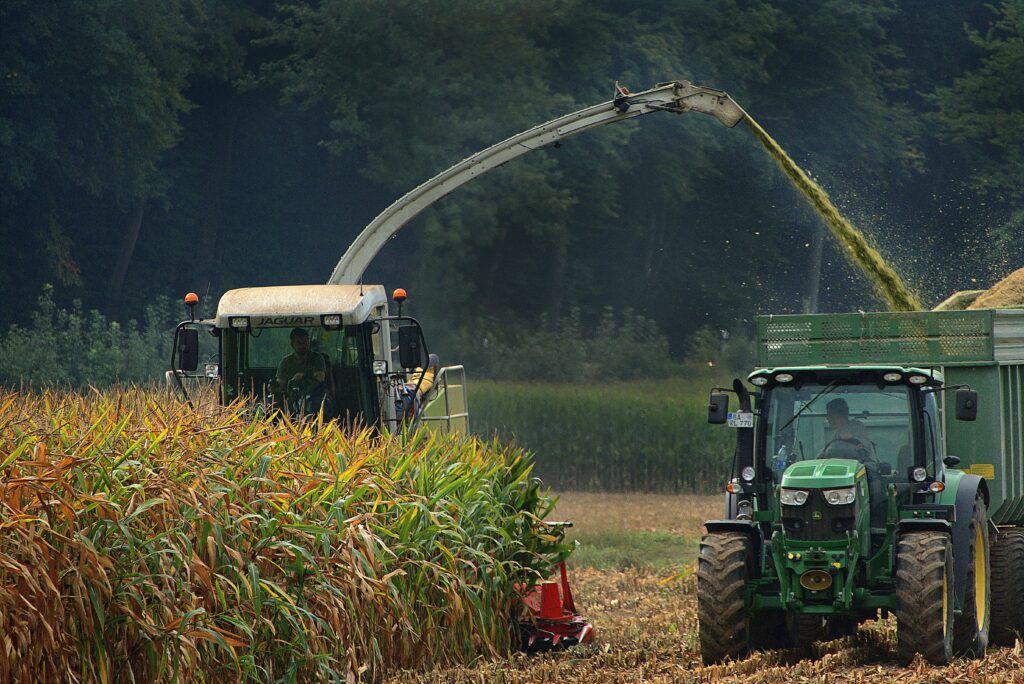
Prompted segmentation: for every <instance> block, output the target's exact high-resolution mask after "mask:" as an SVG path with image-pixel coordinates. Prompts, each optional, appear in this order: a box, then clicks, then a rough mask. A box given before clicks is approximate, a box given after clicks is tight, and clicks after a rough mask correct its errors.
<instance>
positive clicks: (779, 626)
mask: <svg viewBox="0 0 1024 684" xmlns="http://www.w3.org/2000/svg"><path fill="white" fill-rule="evenodd" d="M792 645H793V642H792V641H791V640H790V638H789V630H788V629H787V628H786V613H785V611H782V610H778V609H771V610H762V611H761V612H759V613H757V615H754V616H753V617H752V618H751V620H750V650H751V651H766V650H769V649H773V648H790V647H791V646H792Z"/></svg>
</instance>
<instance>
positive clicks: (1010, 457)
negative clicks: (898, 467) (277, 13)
mask: <svg viewBox="0 0 1024 684" xmlns="http://www.w3.org/2000/svg"><path fill="white" fill-rule="evenodd" d="M757 339H758V347H757V352H758V359H757V364H758V366H759V367H760V368H768V369H771V368H783V367H784V368H793V367H806V366H829V367H851V366H857V365H878V366H881V365H894V366H903V367H916V368H924V369H934V370H935V371H938V372H941V373H942V374H943V375H944V378H945V384H946V385H947V386H948V385H958V384H966V385H970V386H971V387H972V388H973V389H975V390H977V391H978V392H979V395H980V403H979V407H978V417H977V420H975V421H973V422H964V421H956V420H952V419H950V418H949V411H946V410H943V412H942V414H943V420H942V427H943V430H942V433H943V438H944V439H945V449H944V451H945V453H948V454H954V455H956V456H958V457H959V458H960V459H961V463H960V469H961V470H963V471H965V472H967V473H969V474H974V475H979V476H981V477H984V478H985V480H986V483H987V484H988V488H989V495H990V497H991V499H990V505H989V511H990V512H991V513H992V519H993V521H994V522H995V523H997V524H1024V309H982V310H977V311H924V312H898V313H863V314H861V313H853V314H802V315H801V314H797V315H785V316H760V317H758V319H757ZM942 399H943V403H945V400H946V399H947V396H946V395H945V394H943V397H942Z"/></svg>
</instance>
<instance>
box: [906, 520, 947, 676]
mask: <svg viewBox="0 0 1024 684" xmlns="http://www.w3.org/2000/svg"><path fill="white" fill-rule="evenodd" d="M896 601H897V603H898V607H897V608H896V638H897V647H896V648H897V653H898V655H899V658H900V660H902V661H904V662H907V663H909V662H910V661H911V660H913V659H914V655H915V654H917V653H920V654H921V655H923V656H924V659H925V660H927V661H928V662H929V663H933V664H935V665H942V664H945V663H947V662H949V660H950V658H952V657H953V546H952V544H951V543H950V541H949V535H948V534H945V533H943V532H915V533H911V534H905V535H903V536H902V537H900V540H899V545H898V546H897V549H896Z"/></svg>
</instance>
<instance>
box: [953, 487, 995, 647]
mask: <svg viewBox="0 0 1024 684" xmlns="http://www.w3.org/2000/svg"><path fill="white" fill-rule="evenodd" d="M956 553H966V554H967V590H966V591H965V592H964V606H963V608H964V609H963V612H962V613H961V614H960V615H958V616H956V618H954V621H953V654H954V655H956V656H957V657H960V656H969V657H971V658H983V657H985V649H986V648H987V647H988V635H989V622H990V619H991V617H990V613H991V610H990V607H991V604H992V598H991V583H990V581H989V580H990V577H991V573H990V564H989V540H988V516H987V515H986V513H985V500H984V499H983V498H981V496H978V497H976V498H975V499H974V508H973V509H972V511H971V522H970V529H969V542H968V547H967V548H965V549H957V550H956Z"/></svg>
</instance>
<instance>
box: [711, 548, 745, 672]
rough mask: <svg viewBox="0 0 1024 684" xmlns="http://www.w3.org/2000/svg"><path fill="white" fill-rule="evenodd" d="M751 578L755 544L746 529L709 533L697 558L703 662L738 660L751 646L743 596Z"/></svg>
mask: <svg viewBox="0 0 1024 684" xmlns="http://www.w3.org/2000/svg"><path fill="white" fill-rule="evenodd" d="M753 577H754V547H753V544H752V542H751V539H750V536H749V535H748V534H746V533H745V532H710V533H708V534H707V535H705V537H704V539H703V540H702V541H701V543H700V557H699V558H698V560H697V619H698V623H699V629H698V632H699V635H700V655H701V658H702V659H703V660H704V662H705V663H707V664H711V663H718V662H721V661H723V660H725V659H726V658H733V659H739V658H741V657H743V656H744V655H745V654H746V653H747V651H748V650H749V649H750V617H749V616H748V615H747V608H746V606H745V605H744V601H743V596H744V593H745V591H746V587H747V583H748V582H749V581H750V580H751V579H753Z"/></svg>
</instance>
